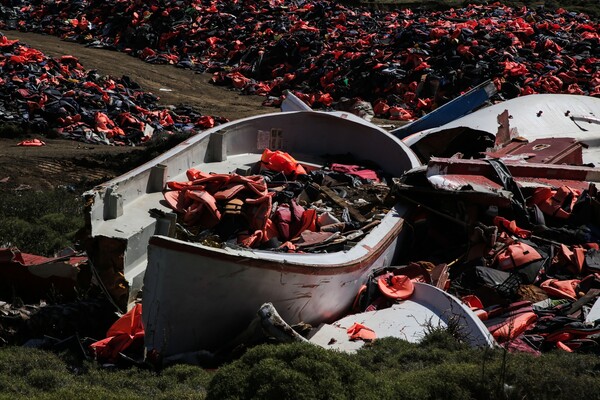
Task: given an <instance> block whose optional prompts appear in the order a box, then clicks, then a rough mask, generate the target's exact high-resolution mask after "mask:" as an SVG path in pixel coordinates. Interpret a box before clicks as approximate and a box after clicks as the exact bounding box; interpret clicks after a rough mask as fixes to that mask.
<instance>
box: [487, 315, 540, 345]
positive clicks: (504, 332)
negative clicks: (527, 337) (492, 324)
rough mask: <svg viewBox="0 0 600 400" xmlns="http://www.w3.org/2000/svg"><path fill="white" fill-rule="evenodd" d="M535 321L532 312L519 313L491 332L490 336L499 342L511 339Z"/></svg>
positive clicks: (535, 317)
mask: <svg viewBox="0 0 600 400" xmlns="http://www.w3.org/2000/svg"><path fill="white" fill-rule="evenodd" d="M535 321H537V315H535V313H533V312H526V313H523V314H519V315H517V316H516V317H515V318H511V319H509V320H508V321H507V322H506V323H505V324H504V325H502V326H501V327H500V328H498V329H496V330H495V331H494V332H492V336H494V339H496V340H497V341H498V342H500V343H502V342H506V341H508V340H512V339H514V338H516V337H517V336H519V335H520V334H521V333H523V332H525V331H526V330H527V328H529V326H531V325H532V324H533V323H534V322H535Z"/></svg>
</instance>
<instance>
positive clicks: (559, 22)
mask: <svg viewBox="0 0 600 400" xmlns="http://www.w3.org/2000/svg"><path fill="white" fill-rule="evenodd" d="M0 16H1V17H2V18H1V20H2V22H1V23H0V28H2V29H6V28H7V29H20V30H27V31H34V32H40V33H46V34H52V35H59V36H60V37H62V38H63V39H65V40H70V41H76V42H80V43H85V44H86V45H88V46H92V47H102V48H109V49H116V50H119V51H124V52H127V53H129V54H131V55H133V56H136V57H139V58H141V59H142V60H145V61H147V62H151V63H160V64H173V65H176V66H178V67H182V68H190V69H192V70H194V71H198V72H210V73H213V74H214V76H213V78H212V81H213V82H214V83H215V84H217V85H224V86H227V87H233V88H236V89H239V90H240V91H241V92H242V93H247V94H259V95H265V96H268V99H267V100H266V103H267V104H278V103H279V101H280V99H281V96H282V94H283V93H284V91H285V90H291V91H292V92H294V93H295V94H297V95H298V96H299V97H301V98H302V99H303V100H304V101H305V102H306V103H307V104H309V105H310V106H312V107H315V108H319V107H330V106H336V107H337V106H339V107H343V105H344V104H345V103H347V102H348V101H350V102H351V103H355V102H356V101H359V99H362V100H363V101H367V102H370V103H371V106H372V107H373V110H374V113H375V115H378V116H380V117H385V118H390V119H398V120H413V119H416V118H419V117H420V116H422V115H423V114H425V113H427V112H429V111H431V110H432V109H435V108H436V107H437V106H439V105H441V104H444V103H445V102H447V101H449V100H450V99H452V98H455V97H457V96H459V95H460V94H461V93H463V92H464V91H466V90H467V89H469V88H471V87H473V86H475V85H477V84H479V83H481V82H483V81H484V80H486V79H493V81H494V83H495V84H496V86H497V88H498V90H499V93H500V96H501V97H503V98H505V99H507V98H513V97H516V96H520V95H527V94H531V93H573V94H585V95H591V96H597V95H599V94H600V72H599V71H598V63H597V61H596V59H597V57H598V56H599V54H600V53H599V51H600V50H599V49H600V47H599V46H598V41H599V35H598V29H599V26H598V23H597V22H596V21H593V20H590V18H589V17H588V16H587V15H585V14H581V13H574V12H568V11H565V10H564V9H558V10H556V11H550V10H547V9H545V8H544V7H539V8H528V7H522V8H512V7H508V6H504V5H501V4H499V3H494V4H491V5H468V6H465V7H463V8H458V9H454V8H451V9H448V10H445V11H428V10H424V9H417V10H409V9H403V10H394V11H382V10H368V9H365V8H356V7H351V6H346V5H343V4H341V3H340V2H333V1H322V2H306V1H300V2H291V3H289V2H284V1H279V0H278V1H254V2H205V1H199V0H189V1H184V2H182V1H175V0H169V1H164V2H160V3H156V2H152V3H148V2H136V3H130V2H124V1H117V0H111V1H99V0H85V1H79V2H67V1H61V2H53V3H52V5H47V4H44V3H39V2H36V1H31V0H21V1H16V2H11V6H8V5H4V6H2V7H0Z"/></svg>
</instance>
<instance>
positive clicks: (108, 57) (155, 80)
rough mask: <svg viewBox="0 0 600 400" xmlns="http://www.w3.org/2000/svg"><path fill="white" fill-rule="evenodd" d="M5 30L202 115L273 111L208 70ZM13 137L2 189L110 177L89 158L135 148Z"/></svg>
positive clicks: (1, 144)
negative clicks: (37, 142) (31, 142)
mask: <svg viewBox="0 0 600 400" xmlns="http://www.w3.org/2000/svg"><path fill="white" fill-rule="evenodd" d="M4 34H5V35H6V36H7V37H8V38H9V39H19V40H21V41H22V42H23V43H25V44H27V45H29V46H30V47H33V48H36V49H38V50H40V51H42V52H43V53H45V54H46V55H48V56H52V57H56V56H61V55H65V54H70V55H73V56H75V57H77V58H79V61H80V62H81V64H82V65H83V66H84V68H86V69H95V70H97V71H98V72H99V73H100V74H103V75H112V76H117V77H120V76H122V75H127V76H129V77H130V78H131V79H132V80H134V81H135V82H137V83H138V84H139V85H140V86H141V87H142V88H143V90H145V91H149V92H152V93H154V94H155V95H157V96H160V98H161V100H160V101H161V103H162V104H164V105H169V104H180V103H183V104H187V105H190V106H193V107H194V108H196V109H197V110H199V111H200V112H202V113H203V114H206V115H215V116H222V117H225V118H228V119H238V118H242V117H247V116H251V115H256V114H260V113H267V112H273V111H275V109H273V108H270V107H263V106H262V105H261V103H262V101H263V100H264V98H263V97H259V96H242V95H240V94H238V93H236V92H233V91H230V90H227V89H225V88H222V87H217V86H214V85H212V84H210V83H209V80H210V78H211V75H210V74H197V73H194V72H192V71H189V70H184V69H180V68H176V67H174V66H171V65H153V64H148V63H145V62H143V61H141V60H139V59H137V58H134V57H131V56H128V55H127V54H124V53H118V52H116V51H110V50H103V49H93V48H88V47H85V46H82V45H80V44H77V43H70V42H65V41H62V40H60V39H58V38H56V37H53V36H47V35H39V34H34V33H23V32H16V31H6V32H4ZM161 89H163V90H161ZM164 89H167V90H168V91H165V90H164ZM17 142H18V141H17V140H12V139H2V138H0V191H1V190H7V189H14V188H15V187H19V186H20V185H28V186H31V187H32V188H34V189H49V188H52V187H56V186H58V185H70V184H74V183H77V182H79V181H80V180H81V179H82V178H83V179H87V180H91V181H95V180H98V179H105V178H111V177H114V176H116V174H117V173H116V171H114V169H111V168H109V167H107V166H104V165H102V163H98V162H92V161H91V158H93V160H97V159H101V158H102V155H104V154H108V155H110V154H121V153H127V152H131V151H136V149H135V148H132V147H117V146H102V145H93V146H92V145H87V144H84V143H79V142H75V141H70V140H60V139H56V140H45V142H46V144H47V145H46V146H43V147H34V148H26V147H18V146H16V143H17ZM90 156H93V157H90ZM7 178H8V179H7Z"/></svg>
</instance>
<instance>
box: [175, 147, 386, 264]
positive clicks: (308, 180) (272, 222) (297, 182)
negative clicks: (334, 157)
mask: <svg viewBox="0 0 600 400" xmlns="http://www.w3.org/2000/svg"><path fill="white" fill-rule="evenodd" d="M255 169H256V171H255V172H256V173H255V174H253V175H248V176H243V175H239V174H236V173H231V174H212V173H205V172H202V171H198V170H196V169H194V168H191V169H189V170H188V171H187V173H186V175H187V177H188V179H189V181H187V182H168V183H167V186H168V188H169V189H170V190H168V191H166V192H165V194H164V197H165V200H166V201H167V203H168V204H169V206H170V207H171V208H173V210H175V211H176V212H177V214H178V222H179V223H178V228H179V232H178V236H179V237H180V238H181V239H184V240H188V241H195V242H201V243H203V244H206V245H210V246H217V247H221V246H241V247H246V248H260V249H268V250H273V251H282V252H313V253H329V252H333V251H340V250H344V249H345V248H347V246H352V245H353V244H354V243H356V242H357V241H358V240H360V239H361V238H362V237H364V236H365V235H366V234H367V233H368V232H369V231H370V230H371V229H372V228H374V227H375V226H377V225H378V224H379V220H380V219H381V218H383V216H384V215H385V213H386V212H388V211H389V209H390V207H391V205H393V203H391V204H390V202H389V201H388V200H389V198H388V194H389V192H390V187H389V185H388V184H387V183H386V182H385V180H383V181H382V179H381V178H380V176H379V174H378V173H377V172H376V171H374V170H372V169H368V168H365V167H361V166H358V165H347V164H339V163H331V164H330V165H329V166H328V167H326V168H321V169H315V170H310V171H308V172H307V171H306V170H305V168H304V167H303V166H302V165H300V164H298V163H297V162H296V160H295V159H294V158H293V157H292V156H290V155H289V154H288V153H285V152H282V151H279V150H278V151H270V150H269V149H265V151H264V153H263V155H262V158H261V162H260V163H258V164H257V165H256V168H255ZM347 201H350V202H349V203H348V202H347Z"/></svg>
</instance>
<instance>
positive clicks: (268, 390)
mask: <svg viewBox="0 0 600 400" xmlns="http://www.w3.org/2000/svg"><path fill="white" fill-rule="evenodd" d="M381 392H382V389H381V388H380V385H378V384H377V381H376V379H375V377H374V375H373V374H372V373H371V372H370V371H369V370H367V369H364V368H362V367H361V366H360V365H359V364H357V363H355V362H353V361H352V357H351V356H349V355H346V354H342V353H338V352H334V351H325V350H323V349H321V348H318V347H316V346H313V345H309V344H303V343H293V344H285V345H277V346H273V345H262V346H258V347H255V348H253V349H251V350H249V351H248V352H247V353H246V354H245V355H244V356H242V357H241V358H240V359H239V360H237V361H235V362H233V363H231V364H229V365H227V366H224V367H222V368H221V369H219V371H217V373H216V374H215V376H214V377H213V379H212V381H211V383H210V385H209V391H208V397H207V399H266V398H272V399H275V398H277V399H349V398H361V399H371V398H372V399H379V398H381Z"/></svg>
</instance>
